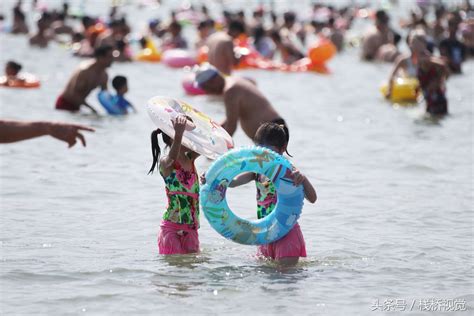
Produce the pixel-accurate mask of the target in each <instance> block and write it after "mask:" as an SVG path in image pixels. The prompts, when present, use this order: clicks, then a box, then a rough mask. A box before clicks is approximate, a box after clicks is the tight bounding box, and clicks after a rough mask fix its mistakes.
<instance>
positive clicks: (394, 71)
mask: <svg viewBox="0 0 474 316" xmlns="http://www.w3.org/2000/svg"><path fill="white" fill-rule="evenodd" d="M404 62H405V58H399V59H398V61H397V63H396V64H395V67H393V69H392V72H391V73H390V77H389V78H388V86H387V94H386V95H385V97H386V98H387V99H388V98H390V97H391V95H392V90H393V80H395V76H396V74H397V72H398V71H399V70H400V68H402V66H403V64H404Z"/></svg>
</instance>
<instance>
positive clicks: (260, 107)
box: [196, 64, 290, 140]
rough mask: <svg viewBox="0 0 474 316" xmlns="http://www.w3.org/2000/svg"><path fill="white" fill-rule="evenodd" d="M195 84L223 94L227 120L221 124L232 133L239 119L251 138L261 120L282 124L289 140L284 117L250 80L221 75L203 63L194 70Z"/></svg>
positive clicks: (205, 89) (206, 89)
mask: <svg viewBox="0 0 474 316" xmlns="http://www.w3.org/2000/svg"><path fill="white" fill-rule="evenodd" d="M196 85H198V86H199V87H200V88H202V89H203V90H204V91H206V92H207V93H210V94H223V96H224V104H225V109H226V120H225V121H224V122H223V123H222V124H221V125H222V127H223V128H224V129H225V130H226V131H227V132H228V133H229V134H230V135H233V134H234V133H235V130H236V129H237V123H238V122H239V121H240V125H241V126H242V129H243V130H244V132H245V134H247V136H248V137H250V138H251V139H253V138H254V136H255V132H256V131H257V129H258V128H259V127H260V125H261V124H262V123H266V122H273V123H277V124H281V125H283V128H284V129H285V132H286V135H287V140H289V138H290V134H289V131H288V128H287V126H286V123H285V121H284V120H283V119H282V118H281V116H280V115H279V114H278V112H277V111H276V110H275V109H274V108H273V106H272V105H271V104H270V102H269V101H268V99H267V98H265V96H264V95H263V94H262V93H261V92H260V91H259V90H258V89H257V87H256V86H255V85H254V84H252V83H251V82H250V81H248V80H246V79H244V78H240V77H227V76H226V77H224V76H223V75H222V74H221V73H220V72H219V71H218V70H217V69H216V68H215V67H213V66H212V65H209V64H205V65H203V66H201V67H200V68H199V69H198V71H197V72H196Z"/></svg>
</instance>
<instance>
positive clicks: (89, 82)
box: [56, 46, 113, 113]
mask: <svg viewBox="0 0 474 316" xmlns="http://www.w3.org/2000/svg"><path fill="white" fill-rule="evenodd" d="M112 51H113V48H112V47H111V46H102V47H99V48H96V49H95V52H94V56H95V58H94V59H93V60H92V61H88V62H85V63H82V64H81V65H80V66H79V69H78V70H76V71H75V72H74V73H73V75H72V77H71V79H69V82H68V83H67V85H66V88H65V89H64V91H63V93H61V95H60V96H59V97H58V99H57V101H56V109H58V110H66V111H71V112H77V111H79V109H80V107H81V105H84V106H86V107H88V108H89V109H91V110H92V112H94V113H97V111H96V110H95V109H94V108H93V107H92V106H90V105H89V104H88V103H87V101H86V98H87V96H88V95H89V93H91V91H92V90H94V89H95V88H97V87H100V88H101V89H102V90H106V89H107V80H108V76H107V72H106V71H105V70H106V69H107V68H108V67H110V65H112V61H113V55H112Z"/></svg>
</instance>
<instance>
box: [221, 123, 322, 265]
mask: <svg viewBox="0 0 474 316" xmlns="http://www.w3.org/2000/svg"><path fill="white" fill-rule="evenodd" d="M288 138H289V137H288V134H287V133H286V132H285V129H284V127H283V126H282V125H279V124H276V123H264V124H262V125H261V126H260V127H259V128H258V130H257V132H256V133H255V137H254V142H255V144H256V145H258V146H262V147H266V148H269V149H271V150H273V151H275V152H277V153H279V154H280V155H283V153H285V151H286V148H287V146H288V140H289V139H288ZM292 176H293V181H294V184H295V185H296V186H298V185H300V184H302V185H303V189H304V194H305V198H306V199H307V200H308V201H309V202H310V203H315V202H316V199H317V196H316V191H315V189H314V187H313V185H312V184H311V182H309V180H308V178H306V176H304V175H303V174H302V173H301V172H300V171H299V170H297V169H296V168H294V167H293V175H292ZM252 180H253V181H255V183H256V186H257V216H258V218H259V219H260V218H264V217H265V216H267V215H269V214H270V213H271V212H272V211H273V210H274V209H275V205H276V203H277V194H276V189H275V186H274V185H273V183H272V182H270V180H269V179H267V178H266V177H264V176H262V175H259V174H255V173H251V172H248V173H243V174H241V175H238V176H237V177H235V178H234V179H233V180H232V182H231V183H230V184H229V186H230V187H236V186H240V185H243V184H245V183H248V182H250V181H252ZM258 254H259V255H262V256H264V257H267V258H271V259H274V260H276V261H277V262H279V263H281V264H289V265H293V264H296V263H297V262H298V260H299V257H306V246H305V242H304V238H303V234H302V232H301V229H300V226H299V225H298V223H296V224H295V225H294V226H293V228H292V229H291V230H290V232H289V233H288V234H287V235H286V236H285V237H283V238H281V239H279V240H277V241H274V242H272V243H270V244H267V245H261V246H259V248H258Z"/></svg>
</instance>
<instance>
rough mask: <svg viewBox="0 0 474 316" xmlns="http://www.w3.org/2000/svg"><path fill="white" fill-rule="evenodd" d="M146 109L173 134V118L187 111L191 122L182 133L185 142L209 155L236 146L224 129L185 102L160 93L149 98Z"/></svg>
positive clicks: (213, 156)
mask: <svg viewBox="0 0 474 316" xmlns="http://www.w3.org/2000/svg"><path fill="white" fill-rule="evenodd" d="M147 110H148V114H149V115H150V118H151V120H152V121H153V122H154V123H155V125H156V126H157V127H158V128H159V129H161V130H162V131H163V133H165V134H166V135H168V136H170V137H172V138H173V137H174V129H173V120H174V119H175V118H176V117H177V116H178V115H186V116H187V117H188V118H189V119H190V122H189V124H188V126H187V127H186V130H185V132H184V134H183V140H182V143H183V145H184V146H186V147H187V148H189V149H191V150H193V151H195V152H197V153H199V154H201V155H204V156H206V157H208V158H211V159H216V158H217V157H219V156H220V155H222V154H224V153H226V152H227V151H228V150H229V149H231V148H233V147H234V141H233V140H232V137H231V136H230V135H229V134H228V133H227V132H226V130H225V129H223V128H222V127H221V126H220V125H219V124H217V123H216V122H215V121H214V120H213V119H211V118H210V117H209V116H207V115H206V114H204V113H202V112H200V111H198V110H196V109H194V108H193V107H192V106H191V105H189V104H188V103H186V102H183V101H180V100H176V99H173V98H169V97H161V96H157V97H153V98H151V99H150V100H148V103H147Z"/></svg>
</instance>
